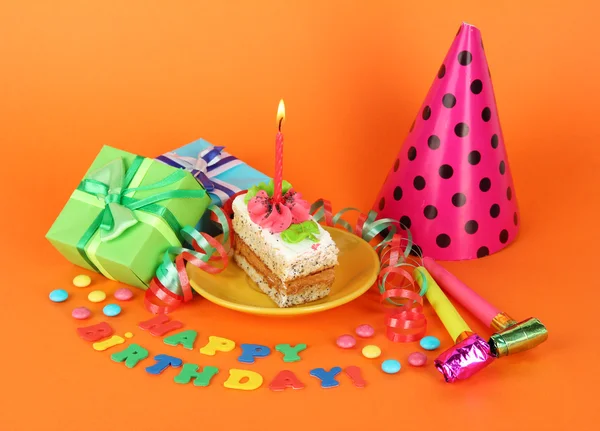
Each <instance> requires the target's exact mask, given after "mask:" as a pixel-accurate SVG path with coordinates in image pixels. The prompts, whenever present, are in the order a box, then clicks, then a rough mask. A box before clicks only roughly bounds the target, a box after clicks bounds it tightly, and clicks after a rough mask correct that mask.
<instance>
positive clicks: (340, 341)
mask: <svg viewBox="0 0 600 431" xmlns="http://www.w3.org/2000/svg"><path fill="white" fill-rule="evenodd" d="M335 344H337V346H338V347H340V348H342V349H351V348H352V347H354V346H356V339H355V338H354V337H353V336H352V335H349V334H344V335H340V336H339V337H338V338H337V340H336V341H335Z"/></svg>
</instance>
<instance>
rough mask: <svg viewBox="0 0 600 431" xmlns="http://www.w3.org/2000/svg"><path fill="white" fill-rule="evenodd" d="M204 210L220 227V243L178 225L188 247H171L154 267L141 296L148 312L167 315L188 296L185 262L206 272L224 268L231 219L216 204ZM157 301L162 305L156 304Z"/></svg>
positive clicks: (204, 234)
mask: <svg viewBox="0 0 600 431" xmlns="http://www.w3.org/2000/svg"><path fill="white" fill-rule="evenodd" d="M208 211H210V212H211V213H212V214H211V216H215V217H216V220H217V221H218V223H219V224H220V225H221V228H222V229H223V237H222V242H219V241H218V240H216V239H215V238H213V237H212V236H210V235H208V234H206V233H201V232H198V231H197V230H196V229H194V228H192V227H190V226H185V227H184V228H182V229H181V232H180V233H181V236H182V237H183V238H184V239H185V240H186V241H187V242H189V243H190V244H191V246H192V249H188V248H184V247H171V248H169V249H168V250H167V251H166V252H165V254H164V256H163V261H162V263H161V264H160V265H159V267H158V269H157V270H156V275H155V277H154V278H153V279H152V281H151V282H150V286H149V287H148V290H146V294H145V296H144V305H145V306H146V309H147V310H148V311H150V312H151V313H154V314H168V313H170V312H172V311H174V310H175V309H176V308H177V307H179V306H180V305H181V304H182V303H184V302H188V301H190V300H191V299H192V297H193V294H192V289H191V286H190V280H189V277H188V275H187V271H186V263H189V264H191V265H194V266H195V267H197V268H200V269H201V270H203V271H206V272H208V273H209V274H218V273H219V272H221V271H224V270H225V268H227V264H228V263H229V259H228V255H227V250H226V249H225V247H224V245H225V244H227V245H228V246H229V247H231V241H232V239H233V236H232V235H231V234H230V233H231V230H232V227H231V220H230V217H228V216H227V215H226V214H225V213H224V212H223V210H222V209H220V208H219V207H217V206H216V205H211V206H210V207H208ZM173 255H175V256H176V257H175V259H172V258H171V256H173ZM209 261H221V262H222V265H221V266H213V265H210V264H209V263H208V262H209ZM157 302H160V303H162V304H157ZM163 304H164V305H163Z"/></svg>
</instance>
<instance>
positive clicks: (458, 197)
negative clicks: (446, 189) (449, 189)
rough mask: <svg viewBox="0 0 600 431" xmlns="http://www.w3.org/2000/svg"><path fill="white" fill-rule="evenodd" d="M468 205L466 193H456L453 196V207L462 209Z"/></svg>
mask: <svg viewBox="0 0 600 431" xmlns="http://www.w3.org/2000/svg"><path fill="white" fill-rule="evenodd" d="M466 203H467V197H466V196H465V194H464V193H454V194H453V195H452V205H454V206H455V207H462V206H463V205H464V204H466Z"/></svg>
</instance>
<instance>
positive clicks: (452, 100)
mask: <svg viewBox="0 0 600 431" xmlns="http://www.w3.org/2000/svg"><path fill="white" fill-rule="evenodd" d="M442 104H443V105H444V106H445V107H446V108H448V109H450V108H454V105H456V97H454V94H450V93H448V94H444V97H442Z"/></svg>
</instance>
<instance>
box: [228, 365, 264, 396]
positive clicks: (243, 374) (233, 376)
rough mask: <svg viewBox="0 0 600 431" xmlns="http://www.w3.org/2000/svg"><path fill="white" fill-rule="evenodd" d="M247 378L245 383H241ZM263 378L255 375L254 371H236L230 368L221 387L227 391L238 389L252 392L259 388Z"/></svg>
mask: <svg viewBox="0 0 600 431" xmlns="http://www.w3.org/2000/svg"><path fill="white" fill-rule="evenodd" d="M244 378H247V379H248V380H246V381H245V382H243V383H242V379H244ZM262 382H263V377H262V376H261V375H260V374H258V373H255V372H254V371H248V370H238V369H236V368H232V369H231V370H229V377H228V378H227V380H226V381H225V383H223V386H225V387H226V388H229V389H240V390H242V391H253V390H254V389H258V388H260V385H262Z"/></svg>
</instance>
